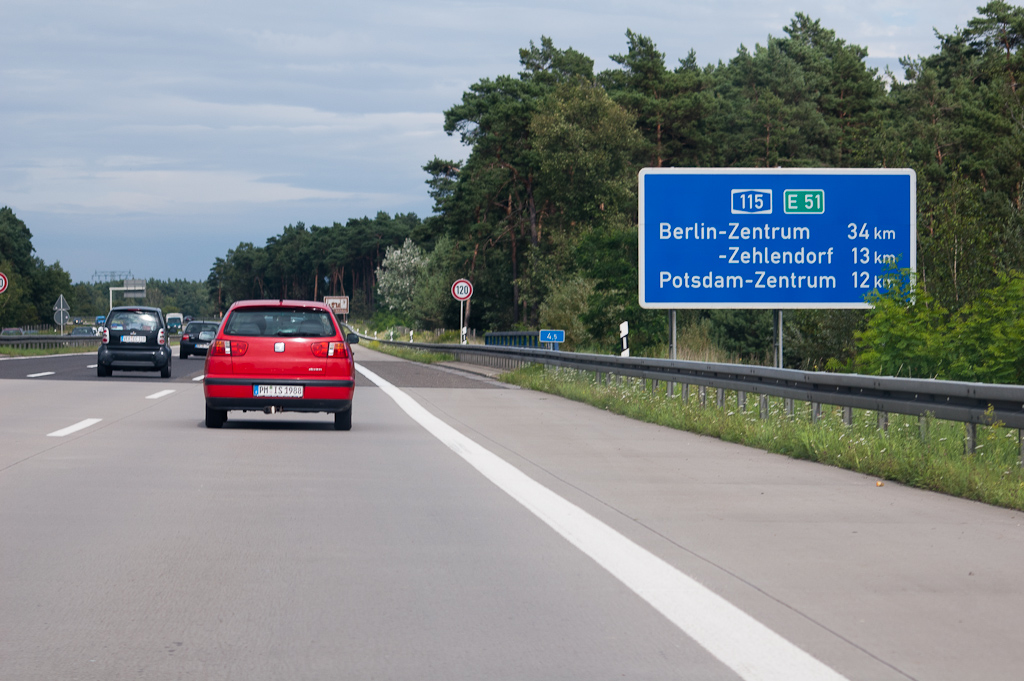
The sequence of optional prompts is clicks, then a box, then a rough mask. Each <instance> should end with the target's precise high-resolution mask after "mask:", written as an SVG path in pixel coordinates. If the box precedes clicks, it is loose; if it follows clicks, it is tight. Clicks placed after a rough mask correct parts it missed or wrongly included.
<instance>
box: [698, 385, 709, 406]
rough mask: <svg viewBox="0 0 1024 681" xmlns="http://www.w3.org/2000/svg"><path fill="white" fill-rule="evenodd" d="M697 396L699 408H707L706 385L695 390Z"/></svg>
mask: <svg viewBox="0 0 1024 681" xmlns="http://www.w3.org/2000/svg"><path fill="white" fill-rule="evenodd" d="M697 396H698V397H699V398H700V406H701V407H706V406H708V387H707V386H706V385H702V386H700V387H698V388H697Z"/></svg>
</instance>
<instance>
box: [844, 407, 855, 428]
mask: <svg viewBox="0 0 1024 681" xmlns="http://www.w3.org/2000/svg"><path fill="white" fill-rule="evenodd" d="M843 423H845V424H846V425H848V426H852V425H853V407H843Z"/></svg>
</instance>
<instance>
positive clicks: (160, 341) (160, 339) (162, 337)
mask: <svg viewBox="0 0 1024 681" xmlns="http://www.w3.org/2000/svg"><path fill="white" fill-rule="evenodd" d="M166 343H167V334H166V333H165V332H164V330H163V329H160V331H159V332H157V334H156V344H157V345H164V344H166Z"/></svg>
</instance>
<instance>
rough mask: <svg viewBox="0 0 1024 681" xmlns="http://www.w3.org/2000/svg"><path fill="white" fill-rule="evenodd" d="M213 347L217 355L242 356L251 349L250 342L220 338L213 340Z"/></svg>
mask: <svg viewBox="0 0 1024 681" xmlns="http://www.w3.org/2000/svg"><path fill="white" fill-rule="evenodd" d="M212 349H213V355H214V356H215V357H216V356H220V357H241V356H242V355H244V354H245V353H246V352H248V351H249V344H248V343H246V342H245V341H226V340H219V341H214V342H213V348H212Z"/></svg>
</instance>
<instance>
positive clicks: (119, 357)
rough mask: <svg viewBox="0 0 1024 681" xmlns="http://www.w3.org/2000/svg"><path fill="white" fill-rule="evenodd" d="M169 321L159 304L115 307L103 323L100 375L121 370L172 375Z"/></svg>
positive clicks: (98, 363) (98, 364) (97, 363)
mask: <svg viewBox="0 0 1024 681" xmlns="http://www.w3.org/2000/svg"><path fill="white" fill-rule="evenodd" d="M167 336H168V333H167V323H166V322H165V321H164V313H163V311H161V310H160V308H158V307H128V306H125V307H115V308H113V309H111V310H110V313H109V314H108V315H107V319H106V321H105V322H104V323H103V340H102V344H101V345H100V349H99V354H98V355H97V358H96V375H97V376H109V375H110V372H111V371H113V370H114V369H117V370H118V371H159V372H160V375H161V376H162V377H163V378H170V377H171V348H170V346H169V345H168V344H167Z"/></svg>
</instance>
